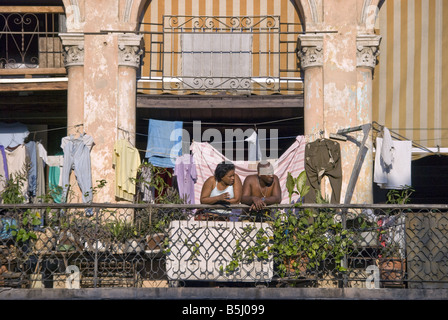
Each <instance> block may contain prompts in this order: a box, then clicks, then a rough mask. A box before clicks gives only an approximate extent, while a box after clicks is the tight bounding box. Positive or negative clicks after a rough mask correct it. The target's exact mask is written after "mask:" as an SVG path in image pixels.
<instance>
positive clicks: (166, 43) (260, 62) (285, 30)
mask: <svg viewBox="0 0 448 320" xmlns="http://www.w3.org/2000/svg"><path fill="white" fill-rule="evenodd" d="M139 32H140V33H142V34H143V36H144V43H145V50H144V54H143V58H142V66H141V69H140V74H139V79H138V90H139V91H140V92H143V93H150V92H159V93H160V92H166V93H181V94H182V93H183V94H186V93H198V92H199V93H205V92H207V93H217V92H223V91H224V92H226V91H228V92H232V93H240V94H248V93H258V94H270V93H271V94H272V93H286V94H302V93H303V79H302V75H301V71H300V69H299V67H298V63H297V56H296V46H297V36H298V35H299V34H300V33H301V32H302V29H301V25H300V24H295V23H287V22H281V21H280V16H174V15H164V16H163V17H162V18H161V21H160V22H151V23H149V22H142V23H141V24H140V30H139Z"/></svg>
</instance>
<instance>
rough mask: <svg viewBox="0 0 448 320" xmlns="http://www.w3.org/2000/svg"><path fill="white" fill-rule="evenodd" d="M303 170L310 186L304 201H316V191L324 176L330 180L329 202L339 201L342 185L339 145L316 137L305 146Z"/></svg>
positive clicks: (319, 187)
mask: <svg viewBox="0 0 448 320" xmlns="http://www.w3.org/2000/svg"><path fill="white" fill-rule="evenodd" d="M305 171H306V176H307V182H308V185H309V186H310V190H309V192H308V193H307V194H306V195H305V202H307V203H316V192H317V191H320V190H321V181H322V178H323V177H324V176H326V177H328V179H329V180H330V185H331V189H332V193H331V198H330V202H331V203H339V202H340V199H341V187H342V166H341V147H340V145H339V143H338V142H336V141H333V140H330V139H317V140H315V141H313V142H311V143H308V144H307V145H306V148H305Z"/></svg>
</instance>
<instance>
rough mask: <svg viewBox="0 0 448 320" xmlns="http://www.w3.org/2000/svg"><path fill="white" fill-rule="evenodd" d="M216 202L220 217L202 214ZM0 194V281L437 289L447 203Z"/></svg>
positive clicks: (443, 283)
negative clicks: (263, 207) (51, 200)
mask: <svg viewBox="0 0 448 320" xmlns="http://www.w3.org/2000/svg"><path fill="white" fill-rule="evenodd" d="M210 208H211V209H215V210H216V209H220V210H227V211H226V219H218V220H217V219H215V218H213V217H212V216H211V215H209V214H208V215H206V214H205V212H206V211H207V210H208V209H210ZM247 208H248V207H247V206H244V205H233V206H231V207H222V206H204V205H178V204H172V205H170V204H163V205H162V204H160V205H158V204H150V205H148V204H138V205H137V204H134V205H133V204H128V205H124V204H123V205H119V204H116V205H112V204H91V205H84V204H40V205H36V204H34V205H24V204H22V205H0V212H1V213H0V221H1V224H0V268H1V269H0V270H1V271H0V273H1V274H0V286H1V287H15V288H29V289H32V288H89V287H94V288H101V287H136V288H142V287H169V286H197V285H201V286H203V285H210V284H211V283H213V286H217V285H218V286H223V287H225V286H229V285H231V286H242V287H248V286H257V285H264V286H269V287H283V286H288V287H289V286H306V287H325V288H328V287H339V288H340V287H343V288H345V287H352V288H353V287H358V288H366V287H367V288H384V287H400V288H445V287H447V285H448V272H447V265H448V264H447V257H448V254H447V250H448V246H447V242H448V228H447V225H448V223H447V222H448V220H447V218H446V213H447V211H448V207H447V206H437V205H427V206H423V205H329V204H328V205H327V204H324V205H311V204H303V205H301V206H291V205H279V206H277V207H269V209H270V211H269V212H265V213H263V214H260V215H252V214H249V215H248V214H247V213H246V212H245V211H246V210H247Z"/></svg>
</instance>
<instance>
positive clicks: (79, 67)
mask: <svg viewBox="0 0 448 320" xmlns="http://www.w3.org/2000/svg"><path fill="white" fill-rule="evenodd" d="M59 36H60V38H61V41H62V45H63V57H64V65H65V67H66V69H67V77H68V88H67V135H75V136H79V133H81V132H83V131H84V48H85V46H84V34H82V33H70V34H68V33H65V34H59ZM69 183H70V186H71V187H70V191H69V194H68V196H67V202H82V191H81V189H80V188H79V187H78V186H77V181H76V177H75V175H74V174H71V175H70V181H69ZM75 186H76V187H75Z"/></svg>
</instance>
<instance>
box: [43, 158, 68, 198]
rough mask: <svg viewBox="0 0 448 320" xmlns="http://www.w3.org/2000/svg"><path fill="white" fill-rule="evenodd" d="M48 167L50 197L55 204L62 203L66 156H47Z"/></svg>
mask: <svg viewBox="0 0 448 320" xmlns="http://www.w3.org/2000/svg"><path fill="white" fill-rule="evenodd" d="M46 162H47V165H48V188H49V193H50V196H51V197H52V198H53V201H54V202H55V203H61V202H62V174H61V172H62V167H63V166H64V156H63V155H60V154H56V155H54V156H47V161H46Z"/></svg>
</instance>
